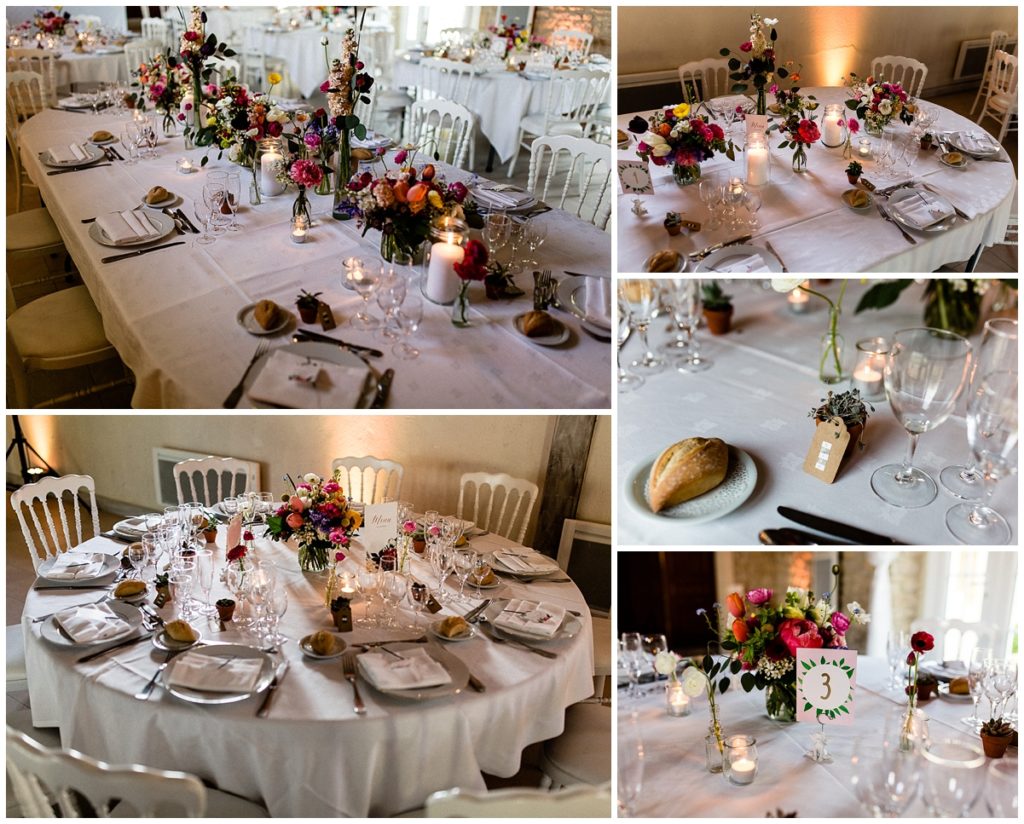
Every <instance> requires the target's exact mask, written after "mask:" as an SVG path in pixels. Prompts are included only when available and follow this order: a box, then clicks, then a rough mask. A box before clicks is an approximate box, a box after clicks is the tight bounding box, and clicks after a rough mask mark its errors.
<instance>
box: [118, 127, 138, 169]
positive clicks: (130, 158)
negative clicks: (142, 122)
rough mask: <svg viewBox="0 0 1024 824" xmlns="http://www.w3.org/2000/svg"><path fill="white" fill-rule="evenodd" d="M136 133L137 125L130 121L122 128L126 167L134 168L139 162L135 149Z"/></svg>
mask: <svg viewBox="0 0 1024 824" xmlns="http://www.w3.org/2000/svg"><path fill="white" fill-rule="evenodd" d="M136 131H137V127H136V125H135V124H134V123H133V122H132V121H130V120H129V121H128V122H127V123H125V124H124V125H123V126H122V127H121V145H122V146H123V147H124V155H125V157H124V163H125V165H126V166H134V165H135V164H136V163H138V162H139V161H138V156H137V154H136V152H137V150H136V148H135V134H136Z"/></svg>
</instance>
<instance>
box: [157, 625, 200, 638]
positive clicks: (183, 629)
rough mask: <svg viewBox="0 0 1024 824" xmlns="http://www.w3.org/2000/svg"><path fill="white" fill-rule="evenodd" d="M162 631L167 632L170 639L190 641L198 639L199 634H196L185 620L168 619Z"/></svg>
mask: <svg viewBox="0 0 1024 824" xmlns="http://www.w3.org/2000/svg"><path fill="white" fill-rule="evenodd" d="M164 631H165V632H166V633H167V637H168V638H170V639H171V640H172V641H181V642H182V643H184V642H189V643H191V642H193V641H198V640H199V636H198V635H197V634H196V631H195V630H194V629H192V627H191V626H190V625H189V623H188V622H187V621H169V622H168V623H167V624H166V625H164Z"/></svg>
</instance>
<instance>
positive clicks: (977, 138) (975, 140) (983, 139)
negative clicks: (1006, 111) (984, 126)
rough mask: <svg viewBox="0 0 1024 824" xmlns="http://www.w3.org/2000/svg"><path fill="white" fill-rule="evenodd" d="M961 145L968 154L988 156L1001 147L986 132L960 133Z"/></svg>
mask: <svg viewBox="0 0 1024 824" xmlns="http://www.w3.org/2000/svg"><path fill="white" fill-rule="evenodd" d="M959 143H960V145H961V146H962V147H963V148H965V149H966V150H967V151H968V152H977V153H979V154H987V153H989V152H992V151H994V150H996V149H998V148H999V147H998V146H997V145H996V143H995V141H993V140H992V138H991V137H990V136H989V135H988V134H986V133H985V132H960V141H959Z"/></svg>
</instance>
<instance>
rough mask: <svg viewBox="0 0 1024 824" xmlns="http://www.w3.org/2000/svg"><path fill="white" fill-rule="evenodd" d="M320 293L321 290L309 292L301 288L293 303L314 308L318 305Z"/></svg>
mask: <svg viewBox="0 0 1024 824" xmlns="http://www.w3.org/2000/svg"><path fill="white" fill-rule="evenodd" d="M322 294H323V292H313V293H310V292H307V291H306V290H305V289H302V290H301V291H300V292H299V296H298V297H297V298H296V299H295V304H296V305H297V306H304V307H307V308H309V309H316V308H317V307H318V306H319V305H320V295H322Z"/></svg>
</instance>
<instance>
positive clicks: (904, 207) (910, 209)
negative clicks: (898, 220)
mask: <svg viewBox="0 0 1024 824" xmlns="http://www.w3.org/2000/svg"><path fill="white" fill-rule="evenodd" d="M913 193H914V194H913V195H908V196H906V197H904V198H902V199H901V200H900V201H899V202H897V203H894V204H893V206H892V208H893V209H895V210H896V211H897V212H899V213H900V214H901V215H902V216H903V217H904V219H905V220H906V221H907V222H908V223H910V224H912V225H913V226H916V227H917V228H918V229H925V228H927V227H928V226H931V225H932V224H934V223H938V222H939V221H940V220H945V219H946V218H947V217H949V216H950V215H952V214H953V207H952V206H951V205H950V204H949V203H947V202H946V201H945V200H943V199H942V198H939V197H936V196H935V195H933V194H932V193H931V192H928V191H925V190H923V189H914V190H913Z"/></svg>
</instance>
